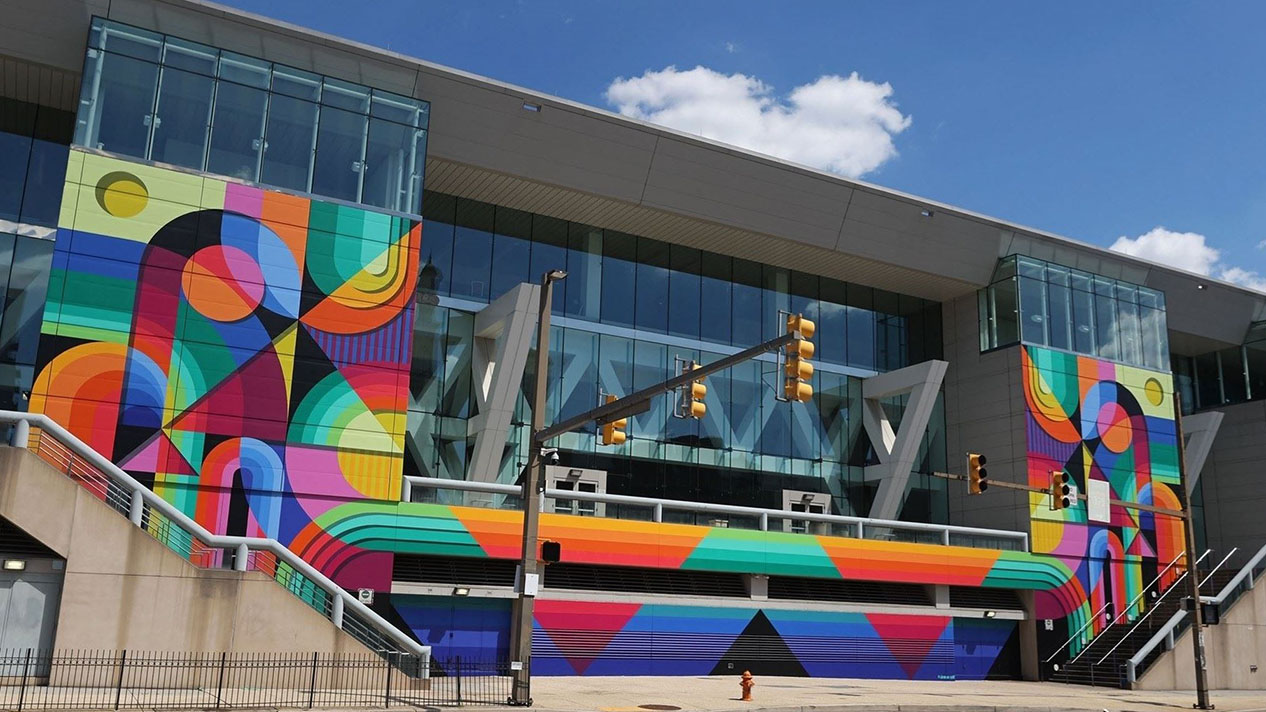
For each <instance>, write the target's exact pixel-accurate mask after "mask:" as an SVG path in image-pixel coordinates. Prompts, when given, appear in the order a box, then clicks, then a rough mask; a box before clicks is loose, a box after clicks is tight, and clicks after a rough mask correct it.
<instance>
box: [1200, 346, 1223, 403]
mask: <svg viewBox="0 0 1266 712" xmlns="http://www.w3.org/2000/svg"><path fill="white" fill-rule="evenodd" d="M1195 365H1196V401H1197V402H1196V407H1197V408H1212V407H1214V406H1218V405H1222V403H1223V400H1222V377H1221V376H1220V375H1219V373H1218V354H1217V352H1216V351H1215V352H1213V353H1207V354H1201V355H1200V356H1197V357H1196V358H1195Z"/></svg>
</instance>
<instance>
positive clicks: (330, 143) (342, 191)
mask: <svg viewBox="0 0 1266 712" xmlns="http://www.w3.org/2000/svg"><path fill="white" fill-rule="evenodd" d="M368 123H369V118H368V117H366V116H364V115H361V114H356V113H353V112H350V111H344V110H342V109H335V108H332V107H329V106H325V107H322V108H321V117H320V126H319V127H318V128H317V143H316V158H315V160H314V161H313V168H312V192H313V193H317V194H319V195H328V196H330V197H331V198H340V199H342V200H349V201H353V202H355V201H358V200H360V179H361V172H362V171H363V170H364V159H365V134H366V130H367V128H368Z"/></svg>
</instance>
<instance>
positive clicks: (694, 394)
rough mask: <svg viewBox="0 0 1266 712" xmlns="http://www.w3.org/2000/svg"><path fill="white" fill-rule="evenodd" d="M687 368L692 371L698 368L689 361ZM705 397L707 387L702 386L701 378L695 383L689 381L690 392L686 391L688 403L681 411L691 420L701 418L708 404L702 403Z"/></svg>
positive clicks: (697, 365)
mask: <svg viewBox="0 0 1266 712" xmlns="http://www.w3.org/2000/svg"><path fill="white" fill-rule="evenodd" d="M687 367H688V368H690V369H691V370H694V369H696V368H699V364H697V363H695V362H693V361H691V362H690V364H689V365H688V366H687ZM707 395H708V387H707V386H705V385H704V384H703V379H702V378H701V379H699V380H697V381H691V382H690V390H689V391H687V397H688V402H687V403H686V407H685V408H682V410H684V411H685V412H686V415H688V416H690V417H691V418H702V417H703V416H704V415H705V414H706V413H707V412H708V404H707V403H704V402H703V399H704V398H705V397H706V396H707Z"/></svg>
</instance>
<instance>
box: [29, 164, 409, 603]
mask: <svg viewBox="0 0 1266 712" xmlns="http://www.w3.org/2000/svg"><path fill="white" fill-rule="evenodd" d="M420 239H421V225H420V224H419V223H415V222H412V221H409V220H405V219H402V218H398V217H392V216H387V215H381V214H377V213H373V212H370V211H366V210H361V209H358V208H353V207H347V206H343V205H337V204H333V203H327V202H322V201H318V200H311V199H307V198H302V197H297V196H293V195H288V194H284V193H281V192H277V191H270V190H263V189H260V188H255V187H250V186H245V185H242V184H238V183H233V182H228V181H224V180H218V179H215V178H210V177H203V176H199V175H193V174H189V173H184V172H178V171H173V170H168V169H164V168H159V167H155V166H150V165H144V164H140V163H136V162H132V161H124V160H119V159H116V158H111V157H107V156H102V155H96V154H91V153H86V152H79V151H72V153H71V158H70V162H69V167H68V170H67V176H66V187H65V194H64V198H63V201H62V212H61V218H60V221H59V226H58V232H57V244H56V250H55V252H54V257H53V269H52V275H51V278H50V282H49V289H48V303H47V306H46V308H45V312H44V322H43V327H42V336H41V340H40V359H39V363H40V366H39V369H38V376H37V377H36V380H35V386H34V389H33V392H32V395H31V409H32V410H33V411H42V412H44V413H47V414H48V415H49V416H51V417H52V418H53V419H54V420H56V421H57V422H59V423H62V424H64V425H65V426H67V427H68V428H69V429H70V430H71V431H72V432H74V433H75V434H76V435H77V436H79V437H80V438H81V439H83V440H84V441H85V442H86V443H87V444H89V445H90V446H92V447H93V448H95V449H96V450H97V451H98V452H101V453H102V454H104V455H105V456H107V457H109V458H111V459H112V460H113V461H114V462H116V463H118V464H119V465H120V466H121V467H123V468H124V469H125V470H127V471H129V472H130V473H132V474H133V475H134V476H136V477H137V478H138V479H140V480H142V481H143V482H145V483H147V484H151V483H152V486H153V488H154V490H155V491H156V492H158V493H159V494H160V495H162V496H163V497H164V498H166V499H167V500H169V501H171V502H172V503H173V504H175V505H177V506H178V507H179V508H180V509H181V510H182V511H184V512H185V513H187V514H189V515H190V516H192V517H194V518H195V519H196V520H197V521H198V522H199V523H201V524H202V525H203V526H205V527H207V528H208V529H210V530H212V531H214V532H218V533H228V534H240V535H250V536H266V537H273V538H276V539H278V540H280V541H281V542H282V543H285V544H289V543H291V542H292V541H293V540H294V539H295V538H296V537H297V536H298V535H299V534H300V532H303V531H305V530H306V529H308V528H309V527H310V525H311V524H312V522H313V521H315V520H316V519H317V518H319V517H321V516H322V515H324V514H325V513H327V512H328V511H329V510H331V509H333V508H335V507H337V506H338V505H340V504H343V503H345V502H348V501H352V500H366V499H369V500H388V501H394V500H398V499H399V492H400V476H401V466H402V458H403V451H404V450H403V448H404V438H405V418H406V413H407V410H408V379H409V363H410V351H411V344H412V330H413V296H414V289H415V285H416V280H417V270H418V266H417V261H418V258H417V255H418V243H419V240H420ZM338 548H339V551H338V552H337V555H336V556H335V557H334V558H335V560H336V561H337V563H336V564H331V565H328V566H326V567H325V570H326V573H328V574H332V575H335V577H336V579H337V580H340V582H348V583H355V584H359V585H366V583H364V582H366V581H372V582H376V583H379V584H381V583H382V582H383V581H386V580H389V577H390V554H384V553H382V552H369V551H366V550H363V549H360V548H358V547H355V546H341V547H338ZM327 553H328V552H327Z"/></svg>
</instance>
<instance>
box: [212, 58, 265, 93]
mask: <svg viewBox="0 0 1266 712" xmlns="http://www.w3.org/2000/svg"><path fill="white" fill-rule="evenodd" d="M219 77H220V79H221V80H225V81H230V82H236V83H238V84H245V85H246V86H249V87H255V88H256V89H268V82H269V80H270V79H271V77H272V65H271V64H270V63H268V62H265V61H264V60H262V59H255V58H254V57H247V56H246V55H242V54H235V53H233V52H223V51H222V52H220V73H219Z"/></svg>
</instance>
